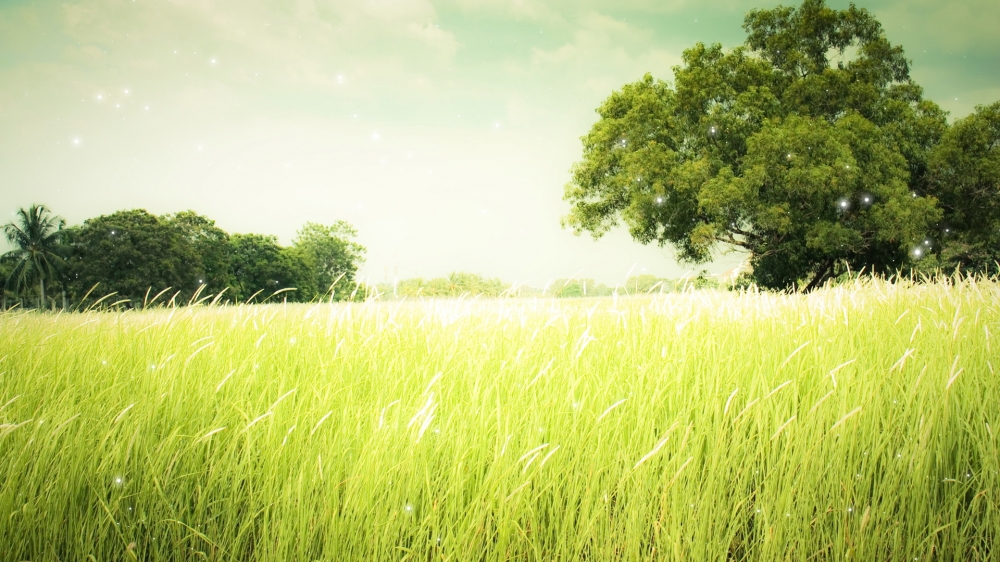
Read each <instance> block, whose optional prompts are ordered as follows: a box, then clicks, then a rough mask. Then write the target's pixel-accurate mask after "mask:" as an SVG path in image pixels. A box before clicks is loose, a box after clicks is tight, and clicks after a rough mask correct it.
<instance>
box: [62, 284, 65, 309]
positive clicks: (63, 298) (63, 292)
mask: <svg viewBox="0 0 1000 562" xmlns="http://www.w3.org/2000/svg"><path fill="white" fill-rule="evenodd" d="M62 301H63V310H66V287H63V289H62Z"/></svg>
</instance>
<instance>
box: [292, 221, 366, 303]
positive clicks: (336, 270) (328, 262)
mask: <svg viewBox="0 0 1000 562" xmlns="http://www.w3.org/2000/svg"><path fill="white" fill-rule="evenodd" d="M357 235H358V233H357V231H356V230H354V227H352V226H351V225H350V224H348V223H347V222H345V221H337V222H335V223H334V224H332V225H322V224H317V223H314V222H307V223H306V224H305V225H304V226H303V227H302V230H299V231H298V233H297V234H296V237H295V240H294V244H295V245H294V249H295V252H297V253H298V254H299V255H301V256H302V257H303V258H304V259H305V260H306V261H307V262H308V264H309V266H310V269H311V270H312V280H311V285H312V286H314V287H316V290H317V291H318V293H319V294H317V295H315V296H319V297H322V298H332V299H333V300H338V301H339V300H344V299H346V298H349V297H350V296H351V294H352V293H353V292H355V291H356V290H357V284H356V283H355V280H354V276H355V274H356V273H357V271H358V266H359V265H360V264H361V263H362V262H364V259H365V258H364V254H365V248H364V246H362V245H360V244H358V243H357V242H354V241H353V238H354V237H355V236H357ZM302 296H304V297H305V296H306V295H302ZM308 298H312V296H308Z"/></svg>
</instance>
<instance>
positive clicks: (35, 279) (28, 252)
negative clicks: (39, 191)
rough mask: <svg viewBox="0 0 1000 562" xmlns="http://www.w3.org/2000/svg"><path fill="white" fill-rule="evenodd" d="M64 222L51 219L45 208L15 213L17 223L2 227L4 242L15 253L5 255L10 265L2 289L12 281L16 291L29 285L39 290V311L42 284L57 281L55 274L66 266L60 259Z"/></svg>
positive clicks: (54, 217)
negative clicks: (9, 245)
mask: <svg viewBox="0 0 1000 562" xmlns="http://www.w3.org/2000/svg"><path fill="white" fill-rule="evenodd" d="M65 226H66V221H65V220H63V219H62V217H58V216H53V215H52V213H51V212H50V211H49V210H48V209H47V208H46V207H45V206H44V205H32V206H31V207H28V209H27V210H25V209H23V208H22V209H18V211H17V220H16V221H11V222H9V223H7V224H5V225H4V227H3V231H4V236H5V237H6V238H7V241H8V242H10V243H11V244H12V245H14V249H13V250H11V251H9V252H7V253H6V254H4V256H3V257H4V259H5V260H8V262H9V263H11V264H12V267H11V272H10V273H9V274H8V276H7V279H6V280H5V281H6V282H5V283H4V287H5V288H6V287H7V286H8V285H9V282H10V281H13V285H14V287H15V289H16V290H21V289H23V288H25V287H28V286H30V285H36V286H37V287H38V308H39V310H41V309H44V308H45V283H46V281H52V280H54V279H56V278H57V275H58V270H59V268H61V267H62V266H63V265H65V263H66V262H65V259H64V258H63V255H65V253H66V247H65V245H63V240H62V238H63V234H64V232H63V228H64V227H65ZM5 306H6V305H5Z"/></svg>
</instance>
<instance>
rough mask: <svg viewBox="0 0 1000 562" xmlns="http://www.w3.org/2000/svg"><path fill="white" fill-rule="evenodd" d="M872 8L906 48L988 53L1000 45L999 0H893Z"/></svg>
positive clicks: (894, 39) (893, 39) (893, 36)
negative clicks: (957, 0) (998, 25)
mask: <svg viewBox="0 0 1000 562" xmlns="http://www.w3.org/2000/svg"><path fill="white" fill-rule="evenodd" d="M869 10H870V11H872V12H873V13H874V14H875V16H876V17H877V18H878V20H879V21H880V22H882V24H883V26H884V27H885V28H886V29H887V31H889V33H890V39H891V40H892V41H893V42H894V43H898V42H901V43H902V44H903V47H904V49H908V50H909V49H914V50H915V49H917V48H920V49H924V48H927V47H930V48H932V49H946V50H949V51H966V50H977V51H984V52H985V51H987V50H994V49H996V48H998V47H1000V33H997V22H1000V2H996V1H995V0H963V1H961V2H940V1H939V0H906V1H899V0H894V1H892V2H886V3H885V5H883V6H877V7H870V8H869Z"/></svg>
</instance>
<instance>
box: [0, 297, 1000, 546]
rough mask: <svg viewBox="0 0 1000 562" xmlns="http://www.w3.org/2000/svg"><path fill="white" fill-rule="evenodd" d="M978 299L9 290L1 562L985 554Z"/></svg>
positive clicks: (986, 464) (1, 437)
mask: <svg viewBox="0 0 1000 562" xmlns="http://www.w3.org/2000/svg"><path fill="white" fill-rule="evenodd" d="M998 297H1000V286H998V285H997V284H996V283H994V282H990V281H985V280H972V279H966V280H957V281H954V280H952V281H949V280H942V281H939V282H938V283H934V284H927V285H914V286H910V285H906V284H896V285H891V284H887V283H883V282H857V283H854V284H852V285H848V286H842V287H836V288H828V289H824V290H821V291H818V292H816V293H814V294H811V295H808V296H779V295H771V294H755V293H744V294H732V293H715V292H696V293H688V294H683V295H665V296H649V297H633V298H617V299H615V298H607V299H589V300H575V301H574V300H560V301H556V300H552V299H539V300H489V301H468V300H450V301H440V300H437V301H427V302H403V303H388V304H379V303H365V304H339V305H314V306H309V305H287V306H283V305H265V306H243V307H205V306H202V307H190V308H178V309H160V310H151V311H145V312H137V311H129V312H121V313H107V312H103V313H102V312H90V313H84V314H72V315H66V314H64V315H50V314H37V313H23V312H22V313H8V314H6V315H3V316H0V423H2V425H0V559H2V560H35V561H38V560H99V561H104V560H303V561H304V560H567V561H568V560H727V559H728V560H784V559H788V560H845V559H857V560H930V559H934V560H996V559H997V558H998V557H1000V547H997V546H995V542H996V541H997V540H1000V536H998V535H1000V511H998V501H1000V498H998V490H1000V478H998V473H997V471H998V469H1000V451H998V442H997V436H996V434H997V431H998V430H1000V381H998V378H997V376H996V374H995V372H994V369H995V367H1000V362H998V360H997V359H996V358H998V357H1000V353H998V351H1000V342H993V341H992V336H993V335H994V334H998V333H1000V304H998V302H1000V301H998ZM994 346H997V349H993V347H994Z"/></svg>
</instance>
